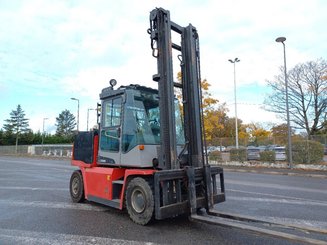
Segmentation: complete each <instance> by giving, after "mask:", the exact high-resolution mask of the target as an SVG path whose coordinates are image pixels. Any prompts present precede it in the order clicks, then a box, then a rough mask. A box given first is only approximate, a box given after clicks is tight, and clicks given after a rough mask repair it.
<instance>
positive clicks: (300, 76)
mask: <svg viewBox="0 0 327 245" xmlns="http://www.w3.org/2000/svg"><path fill="white" fill-rule="evenodd" d="M283 71H284V70H283V68H281V73H280V74H279V75H278V76H276V77H275V79H274V80H273V81H268V85H269V86H270V87H271V88H272V89H273V92H272V93H271V94H270V95H269V96H268V97H267V98H266V99H265V104H266V109H267V110H268V111H272V112H275V113H278V114H279V115H280V116H281V118H283V119H285V120H286V109H285V107H286V97H285V78H284V75H283V74H284V73H283ZM326 76H327V63H326V61H325V60H323V59H318V60H317V61H309V62H306V63H300V64H298V65H296V66H295V67H294V68H293V69H291V70H290V71H289V72H288V74H287V78H288V88H289V90H288V94H289V101H288V103H289V114H290V121H291V122H292V123H293V127H294V128H296V129H304V130H305V131H306V133H307V135H309V136H310V135H314V134H316V133H317V132H319V130H321V129H322V128H323V123H324V121H326V117H327V115H326V110H327V79H326Z"/></svg>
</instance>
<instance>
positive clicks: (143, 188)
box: [125, 177, 154, 225]
mask: <svg viewBox="0 0 327 245" xmlns="http://www.w3.org/2000/svg"><path fill="white" fill-rule="evenodd" d="M125 198H126V209H127V212H128V214H129V217H130V218H131V219H132V220H133V221H134V222H135V223H136V224H140V225H146V224H147V223H149V222H150V221H151V219H152V217H153V212H154V198H153V192H152V189H151V186H150V184H149V183H148V182H147V181H146V180H145V179H143V178H140V177H137V178H134V179H132V180H131V181H130V182H129V183H128V185H127V189H126V196H125Z"/></svg>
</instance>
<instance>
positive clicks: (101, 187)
mask: <svg viewBox="0 0 327 245" xmlns="http://www.w3.org/2000/svg"><path fill="white" fill-rule="evenodd" d="M124 172H125V169H121V168H101V167H94V168H86V169H85V170H84V175H85V177H84V187H85V197H86V199H87V197H88V195H92V196H96V197H99V198H103V199H108V200H112V199H113V195H112V194H113V190H112V181H114V180H118V179H120V178H122V177H124Z"/></svg>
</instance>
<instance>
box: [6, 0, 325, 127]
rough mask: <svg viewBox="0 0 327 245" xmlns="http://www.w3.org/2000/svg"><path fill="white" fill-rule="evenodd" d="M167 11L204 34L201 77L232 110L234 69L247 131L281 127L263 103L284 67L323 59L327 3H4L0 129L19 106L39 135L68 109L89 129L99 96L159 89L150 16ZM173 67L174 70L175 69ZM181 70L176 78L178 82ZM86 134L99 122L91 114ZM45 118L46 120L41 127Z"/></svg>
mask: <svg viewBox="0 0 327 245" xmlns="http://www.w3.org/2000/svg"><path fill="white" fill-rule="evenodd" d="M156 7H162V8H164V9H167V10H169V11H170V16H171V20H172V21H174V22H175V23H178V24H179V25H181V26H187V25H188V24H189V23H191V24H192V25H193V26H195V27H196V28H197V30H198V33H199V37H200V50H201V77H202V79H207V80H208V82H209V83H210V84H211V87H210V92H211V94H212V96H213V97H214V98H216V99H218V100H219V101H220V103H226V104H227V106H228V108H229V112H228V115H229V116H230V117H234V116H235V111H234V107H235V104H234V70H233V64H232V63H230V62H228V60H229V59H232V60H233V59H234V58H236V57H237V58H239V59H240V62H238V63H237V64H236V77H235V78H236V91H237V114H238V118H240V119H241V120H242V121H243V122H244V123H251V122H253V123H261V124H269V123H282V121H281V119H279V118H278V117H277V116H276V115H275V114H273V113H271V112H267V111H265V110H264V109H263V108H262V107H263V102H264V98H265V96H266V95H267V93H269V92H271V91H270V90H269V88H268V87H267V85H266V84H267V80H273V79H274V76H276V75H278V74H279V72H280V67H281V66H283V57H284V56H283V46H282V44H281V43H277V42H275V39H276V38H277V37H280V36H284V37H286V41H285V45H286V58H287V68H288V69H291V68H292V67H294V66H295V65H296V64H298V63H302V62H307V61H312V60H316V59H318V58H324V59H326V54H327V31H326V23H327V14H326V13H327V1H325V0H287V1H285V0H274V1H262V0H248V1H244V0H229V1H222V0H181V1H173V0H165V1H156V0H148V1H146V0H138V1H136V0H135V1H133V0H129V1H128V0H120V1H112V0H78V1H77V0H56V1H51V0H10V1H9V0H0V93H1V95H0V103H1V105H0V128H1V127H2V126H3V124H4V120H5V119H8V118H10V112H11V111H12V110H14V109H16V108H17V105H18V104H20V105H21V107H22V109H23V110H24V111H25V113H26V118H28V119H29V124H30V128H31V129H32V130H33V131H35V132H36V131H38V130H40V131H42V130H43V122H44V129H45V131H46V132H49V133H54V132H55V129H56V127H55V123H56V117H57V116H58V115H59V114H60V113H61V112H62V111H63V110H65V109H68V110H70V111H71V112H72V113H73V114H74V115H75V116H77V101H74V100H71V99H70V98H72V97H74V98H78V99H79V101H80V119H79V121H80V127H79V128H80V130H86V124H87V111H88V109H93V108H95V107H96V103H97V102H99V93H100V92H101V89H102V88H104V87H107V86H108V85H109V80H110V79H112V78H115V79H116V80H117V82H118V85H128V84H141V85H145V86H149V87H156V86H157V85H156V83H155V82H153V81H152V75H153V74H155V73H157V72H156V59H155V58H153V57H152V51H151V48H150V38H149V35H148V34H147V29H148V28H149V13H150V11H151V10H152V9H154V8H156ZM174 64H175V67H178V65H176V63H174ZM177 72H178V68H175V70H174V74H177ZM89 112H90V114H89V125H90V126H92V125H94V124H95V123H96V115H95V112H94V111H89ZM44 118H48V119H44Z"/></svg>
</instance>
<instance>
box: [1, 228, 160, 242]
mask: <svg viewBox="0 0 327 245" xmlns="http://www.w3.org/2000/svg"><path fill="white" fill-rule="evenodd" d="M0 243H1V244H27V245H30V244H49V245H50V244H51V245H52V244H54V245H57V244H58V245H61V244H111V245H153V244H155V243H152V242H140V241H129V240H123V239H114V238H107V237H95V236H82V235H71V234H61V233H50V232H35V231H23V230H10V229H0Z"/></svg>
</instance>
